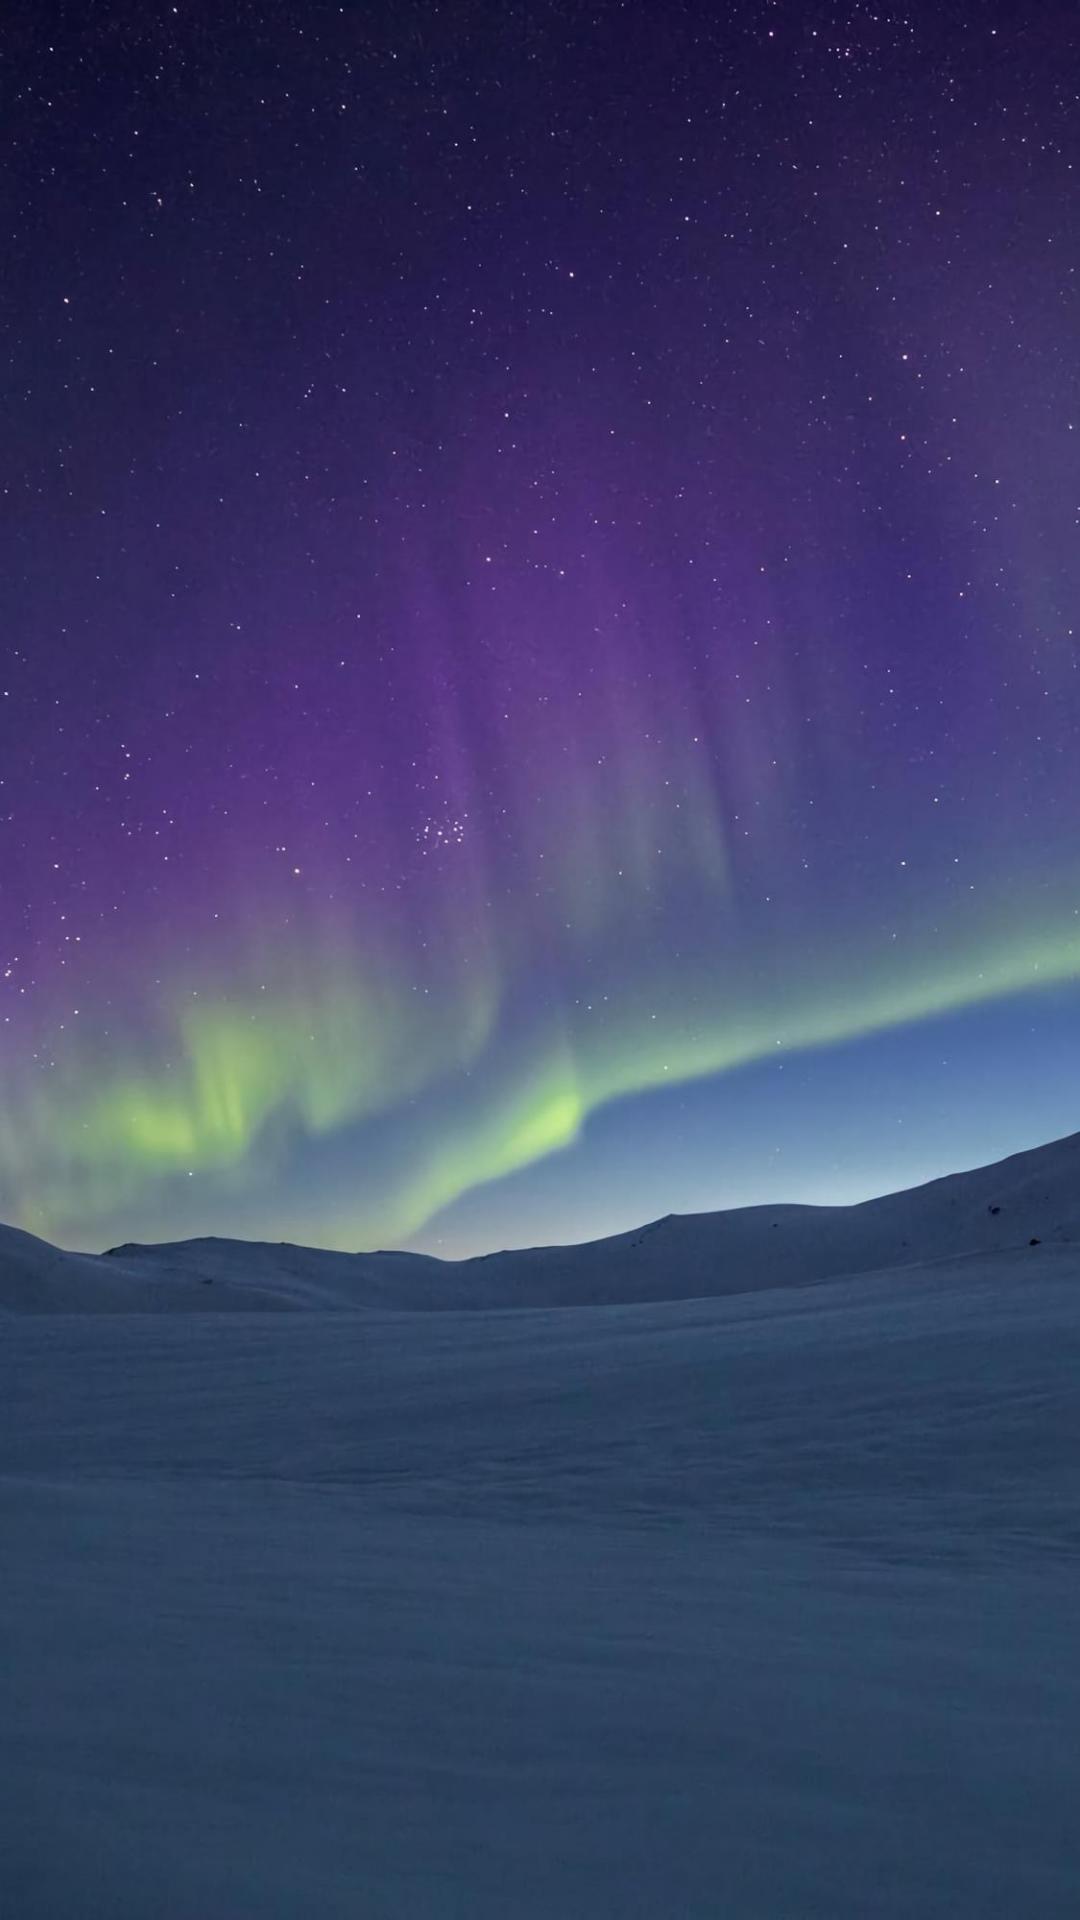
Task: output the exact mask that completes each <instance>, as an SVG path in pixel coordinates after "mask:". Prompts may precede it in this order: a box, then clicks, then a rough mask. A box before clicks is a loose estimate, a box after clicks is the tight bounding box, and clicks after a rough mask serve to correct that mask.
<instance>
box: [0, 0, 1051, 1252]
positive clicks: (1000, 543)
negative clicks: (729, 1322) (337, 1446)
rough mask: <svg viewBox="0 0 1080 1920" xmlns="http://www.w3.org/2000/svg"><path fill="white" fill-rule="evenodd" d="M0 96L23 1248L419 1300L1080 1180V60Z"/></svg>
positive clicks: (131, 62)
mask: <svg viewBox="0 0 1080 1920" xmlns="http://www.w3.org/2000/svg"><path fill="white" fill-rule="evenodd" d="M3 51H4V54H5V59H4V65H3V73H2V76H0V84H2V89H3V103H4V111H3V125H4V128H5V158H4V184H3V192H2V196H0V211H2V215H3V226H4V232H5V236H6V258H5V272H4V276H3V280H4V285H3V295H2V302H3V304H2V310H0V323H2V334H3V368H4V383H5V396H4V431H3V435H2V436H0V480H2V485H3V493H2V506H3V514H2V533H0V538H2V542H3V566H2V571H0V592H2V598H3V628H2V636H3V637H2V656H0V658H2V665H0V1218H3V1219H5V1220H7V1221H9V1222H11V1223H13V1224H17V1225H21V1226H24V1227H27V1228H29V1229H31V1230H33V1231H36V1232H39V1233H43V1234H46V1235H47V1236H49V1237H50V1238H53V1239H57V1240H60V1241H62V1242H65V1243H67V1244H69V1245H79V1246H86V1247H92V1248H96V1247H102V1246H105V1245H108V1244H110V1243H112V1242H115V1241H118V1240H131V1239H163V1238H178V1237H182V1236H187V1235H192V1234H201V1233H229V1234H240V1235H245V1236H248V1237H252V1238H263V1239H268V1240H278V1239H290V1240H296V1241H303V1242H307V1243H311V1244H322V1245H331V1246H345V1247H364V1246H375V1245H387V1246H414V1247H419V1248H424V1249H427V1250H430V1251H435V1252H441V1253H445V1254H447V1255H452V1256H456V1255H463V1254H467V1253H471V1252H475V1251H484V1250H486V1249H487V1248H490V1247H494V1246H499V1245H514V1244H524V1243H529V1242H536V1241H545V1240H546V1241H551V1240H572V1239H580V1238H586V1237H590V1236H593V1235H596V1234H601V1233H607V1232H613V1231H617V1230H620V1229H622V1228H625V1227H629V1226H631V1225H633V1224H635V1223H637V1222H639V1221H641V1220H643V1219H646V1218H650V1217H655V1216H656V1215H658V1214H661V1213H665V1212H669V1211H680V1212H682V1211H690V1210H694V1209H705V1208H712V1207H719V1206H731V1205H740V1204H746V1203H750V1202H756V1201H761V1200H765V1199H774V1198H780V1199H793V1200H816V1201H845V1200H853V1199H857V1198H861V1197H863V1196H865V1195H867V1194H870V1193H874V1192H881V1191H884V1190H887V1189H889V1188H891V1187H896V1186H898V1185H903V1184H907V1183H910V1182H913V1181H915V1180H918V1179H921V1178H927V1177H930V1176H932V1175H934V1174H936V1173H939V1172H945V1171H951V1170H953V1169H955V1168H957V1167H960V1166H969V1165H974V1164H977V1163H979V1162H980V1161H985V1160H989V1159H992V1158H994V1157H996V1156H998V1155H1000V1154H1003V1153H1006V1152H1009V1151H1013V1150H1015V1149H1018V1148H1021V1147H1025V1146H1029V1145H1033V1144H1035V1143H1036V1142H1037V1141H1039V1140H1044V1139H1048V1138H1051V1137H1054V1136H1055V1135H1058V1134H1061V1133H1065V1132H1069V1131H1072V1130H1075V1129H1076V1128H1078V1127H1080V1079H1078V1075H1077V1065H1078V1043H1080V862H1078V826H1080V674H1078V670H1077V653H1078V644H1080V606H1078V588H1080V545H1078V541H1080V372H1078V370H1080V355H1078V352H1077V342H1078V341H1080V310H1078V293H1080V286H1078V272H1077V268H1078V263H1080V206H1078V190H1080V112H1078V108H1080V98H1078V93H1080V88H1078V82H1077V75H1078V73H1080V20H1078V17H1077V15H1076V13H1075V9H1073V8H1072V7H1071V6H1066V5H1061V6H1053V5H1049V6H1044V5H1040V4H1039V3H1038V0H1035V4H1033V5H1030V6H1026V5H1025V6H1021V5H1019V4H1015V5H997V4H990V5H985V6H984V5H978V6H968V7H958V6H955V5H953V4H951V0H943V3H942V4H935V5H934V6H933V7H931V6H929V5H917V6H910V5H909V6H906V7H900V8H894V7H892V6H891V5H888V4H876V5H864V4H857V3H856V4H836V5H826V4H818V3H817V0H798V3H797V4H795V3H794V0H792V3H791V4H773V5H769V4H763V3H762V0H753V3H751V0H745V3H740V0H731V3H730V4H725V5H723V6H718V7H714V8H709V7H704V6H701V5H699V4H694V5H685V4H682V3H681V0H663V4H661V0H652V3H651V4H643V3H641V0H625V3H624V4H619V3H618V0H596V4H594V5H589V6H578V5H574V4H569V3H568V0H562V3H561V4H558V3H555V0H530V4H527V5H526V4H521V3H520V0H508V3H507V4H505V5H504V4H498V5H496V4H495V3H494V0H482V3H481V0H474V3H470V0H462V4H457V3H456V0H455V4H454V5H445V6H438V5H435V4H419V5H418V4H414V3H413V0H395V4H394V5H393V6H389V5H386V6H384V5H379V4H370V5H352V6H350V5H345V6H324V5H321V4H318V3H317V0H316V4H313V5H310V6H307V5H305V6H290V7H281V6H277V5H273V4H263V0H248V3H247V4H244V5H239V6H237V7H227V8H222V7H220V6H216V5H215V6H207V5H200V4H190V5H189V4H178V5H176V6H173V5H171V4H164V5H162V4H158V0H138V4H135V0H131V4H110V0H103V4H102V5H100V6H95V7H92V8H89V9H87V8H82V7H80V8H76V7H74V6H66V5H65V6H49V5H45V6H42V5H40V4H38V0H32V3H31V0H22V3H21V4H18V5H16V6H15V7H14V8H13V11H12V12H11V14H10V15H9V16H8V22H7V25H6V26H5V29H4V48H3Z"/></svg>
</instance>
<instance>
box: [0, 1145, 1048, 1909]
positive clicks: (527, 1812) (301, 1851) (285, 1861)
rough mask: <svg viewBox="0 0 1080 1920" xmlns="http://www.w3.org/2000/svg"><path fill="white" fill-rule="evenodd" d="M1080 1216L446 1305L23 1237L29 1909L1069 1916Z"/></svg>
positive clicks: (601, 1249)
mask: <svg viewBox="0 0 1080 1920" xmlns="http://www.w3.org/2000/svg"><path fill="white" fill-rule="evenodd" d="M1078 1173H1080V1141H1077V1140H1073V1141H1065V1142H1061V1143H1060V1144H1058V1145H1056V1146H1054V1147H1052V1148H1046V1149H1040V1150H1039V1151H1038V1152H1036V1153H1034V1154H1029V1155H1020V1156H1018V1157H1017V1158H1016V1159H1014V1160H1012V1161H1006V1162H1005V1163H1003V1165H1002V1166H1001V1167H997V1168H991V1169H988V1170H986V1171H984V1172H980V1173H977V1174H968V1175H962V1176H958V1177H957V1178H955V1179H953V1180H948V1181H942V1182H937V1183H935V1184H934V1185H932V1186H929V1187H924V1188H921V1189H918V1190H916V1191H915V1192H914V1193H911V1194H906V1195H897V1196H893V1197H891V1198H889V1199H887V1200H881V1201H874V1202H871V1203H869V1205H868V1206H866V1207H859V1208H852V1209H845V1210H815V1209H757V1210H754V1211H753V1212H750V1213H736V1214H729V1215H714V1216H703V1217H702V1218H700V1219H698V1220H695V1221H687V1220H677V1221H664V1222H659V1223H657V1224H656V1226H655V1227H654V1228H651V1229H646V1230H644V1231H643V1232H642V1233H639V1234H631V1235H627V1236H623V1237H622V1238H620V1239H619V1240H615V1241H609V1242H606V1243H600V1244H599V1245H598V1246H596V1247H586V1248H580V1249H577V1248H567V1249H548V1250H544V1251H538V1252H535V1253H527V1254H512V1255H502V1256H497V1257H496V1258H495V1259H493V1260H490V1261H474V1262H468V1263H464V1265H463V1266H462V1267H454V1266H444V1265H442V1264H440V1263H438V1262H428V1261H423V1260H419V1259H415V1260H414V1259H413V1258H412V1257H411V1256H393V1255H372V1256H344V1255H333V1254H319V1253H315V1254H311V1253H305V1252H304V1250H302V1249H295V1248H284V1249H282V1248H266V1249H264V1248H243V1247H240V1246H238V1245H237V1244H236V1243H228V1242H220V1243H215V1242H196V1243H191V1245H189V1246H185V1247H180V1248H176V1247H172V1248H163V1249H140V1250H138V1251H127V1250H125V1252H124V1253H122V1254H120V1255H117V1256H116V1257H114V1258H113V1257H110V1258H104V1259H99V1260H94V1259H91V1258H89V1257H87V1256H74V1255H63V1254H60V1253H58V1252H57V1251H56V1250H55V1249H49V1248H44V1247H43V1246H42V1243H40V1242H35V1241H33V1240H30V1239H29V1238H28V1237H27V1236H25V1235H16V1234H11V1235H8V1236H6V1238H5V1242H4V1246H3V1249H2V1250H0V1275H2V1276H3V1285H4V1289H5V1292H4V1298H5V1301H6V1304H7V1305H8V1306H9V1307H14V1308H22V1309H26V1308H30V1309H37V1310H30V1311H25V1310H24V1311H15V1312H12V1313H10V1314H9V1315H8V1317H7V1318H6V1319H5V1321H4V1327H3V1335H2V1339H0V1537H2V1538H3V1540H4V1543H5V1556H4V1559H5V1572H4V1579H3V1581H2V1582H0V1645H2V1646H3V1647H4V1649H5V1656H6V1657H5V1660H4V1661H3V1662H2V1663H0V1807H2V1808H3V1812H2V1814H0V1911H3V1912H4V1913H7V1912H10V1913H11V1914H12V1915H17V1916H18V1920H71V1916H74V1915H78V1916H79V1920H142V1917H143V1916H144V1915H146V1914H151V1913H152V1914H154V1915H155V1916H160V1920H239V1916H244V1920H296V1916H298V1915H302V1914H318V1915H319V1916H320V1920H357V1916H363V1920H446V1917H447V1916H451V1917H456V1916H461V1920H466V1917H467V1920H638V1917H640V1920H655V1917H657V1916H664V1920H667V1917H668V1916H679V1920H715V1916H719V1915H724V1916H728V1915H730V1916H732V1917H733V1920H811V1916H815V1917H816V1916H820V1920H869V1917H870V1916H882V1920H911V1916H914V1915H917V1916H919V1920H946V1917H947V1920H998V1917H1000V1920H1015V1916H1017V1915H1038V1916H1039V1917H1040V1920H1058V1916H1061V1920H1064V1917H1065V1916H1066V1915H1067V1916H1069V1917H1070V1920H1072V1916H1074V1915H1075V1913H1076V1906H1077V1899H1076V1887H1077V1882H1078V1873H1080V1847H1078V1843H1077V1839H1076V1820H1075V1809H1076V1805H1077V1801H1078V1797H1080V1635H1078V1634H1077V1631H1076V1611H1077V1609H1076V1583H1077V1571H1078V1569H1077V1561H1078V1559H1080V1397H1078V1396H1077V1393H1076V1378H1077V1366H1078V1362H1080V1231H1076V1244H1074V1243H1073V1240H1072V1235H1073V1233H1074V1231H1075V1230H1077V1229H1078V1227H1080V1203H1078V1201H1077V1199H1076V1197H1075V1196H1076V1195H1077V1194H1078V1193H1080V1180H1078V1179H1077V1174H1078ZM994 1207H998V1208H1000V1212H997V1213H995V1212H991V1211H990V1209H991V1208H994ZM774 1223H775V1224H774ZM1033 1238H1034V1239H1037V1240H1038V1242H1039V1244H1038V1245H1036V1246H1034V1247H1033V1246H1030V1245H1029V1244H1028V1242H1029V1241H1030V1240H1031V1239H1033ZM395 1277H396V1278H395ZM208 1281H209V1282H210V1283H211V1284H209V1285H208V1284H207V1282H208ZM810 1283H813V1284H810ZM395 1286H396V1287H397V1289H398V1292H397V1293H395ZM485 1289H488V1290H489V1292H485ZM455 1290H457V1291H455ZM492 1298H494V1300H495V1301H496V1302H497V1305H498V1308H499V1309H500V1310H497V1311H493V1310H488V1308H489V1307H490V1306H491V1304H492ZM553 1299H554V1300H556V1301H560V1302H563V1303H565V1304H550V1302H551V1301H552V1300H553ZM91 1304H92V1305H94V1306H96V1307H99V1308H102V1309H106V1310H104V1311H98V1312H95V1311H87V1310H85V1309H86V1308H87V1306H88V1305H91ZM274 1305H277V1306H282V1305H284V1306H286V1307H291V1308H293V1309H294V1311H290V1312H286V1313H268V1312H265V1311H263V1309H265V1308H267V1307H272V1306H274ZM435 1305H438V1306H440V1307H442V1308H443V1309H444V1311H441V1312H418V1311H416V1309H417V1308H418V1307H430V1306H435ZM508 1305H516V1306H517V1310H516V1311H509V1312H508V1311H505V1310H502V1309H504V1308H505V1307H506V1306H508ZM65 1306H66V1307H67V1308H68V1309H69V1310H67V1311H65V1310H64V1308H65ZM151 1306H153V1307H160V1308H163V1309H167V1310H164V1311H158V1312H150V1311H144V1310H142V1309H144V1308H147V1307H151ZM245 1306H248V1307H250V1308H251V1309H252V1310H251V1311H244V1310H243V1308H244V1307H245ZM190 1307H195V1308H197V1310H195V1311H185V1309H186V1308H190ZM222 1307H228V1308H230V1309H231V1311H228V1312H227V1313H221V1312H220V1309H221V1308H222ZM320 1307H323V1308H327V1309H328V1310H326V1311H321V1310H320ZM350 1307H351V1308H362V1309H365V1311H359V1312H356V1311H354V1312H350V1311H343V1309H345V1308H350ZM71 1308H74V1309H75V1310H70V1309H71ZM44 1309H48V1310H44ZM135 1309H138V1310H135ZM375 1309H378V1310H375ZM568 1309H569V1310H568Z"/></svg>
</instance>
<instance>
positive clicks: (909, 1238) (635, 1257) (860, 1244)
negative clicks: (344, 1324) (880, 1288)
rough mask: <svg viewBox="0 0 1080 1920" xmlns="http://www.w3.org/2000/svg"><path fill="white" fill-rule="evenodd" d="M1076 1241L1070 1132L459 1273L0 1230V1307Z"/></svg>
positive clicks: (580, 1299)
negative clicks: (52, 1239)
mask: <svg viewBox="0 0 1080 1920" xmlns="http://www.w3.org/2000/svg"><path fill="white" fill-rule="evenodd" d="M1032 1239H1035V1240H1038V1241H1039V1242H1040V1243H1042V1244H1044V1245H1045V1244H1051V1243H1053V1244H1059V1245H1065V1244H1073V1243H1080V1134H1074V1135H1071V1136H1070V1137H1069V1138H1068V1139H1066V1140H1059V1141H1055V1142H1054V1143H1053V1144H1052V1145H1050V1146H1046V1147H1037V1148H1035V1149H1033V1150H1032V1151H1031V1152H1029V1153H1021V1154H1016V1155H1014V1156H1013V1157H1012V1158H1011V1159H1008V1160H1003V1161H1001V1162H1000V1163H999V1164H998V1165H997V1166H993V1167H982V1168H979V1169H977V1170H976V1171H975V1172H973V1173H963V1174H953V1175H950V1176H949V1177H948V1178H946V1179H943V1180H935V1181H932V1182H931V1183H930V1184H928V1185H927V1186H923V1187H916V1188H913V1189H911V1190H910V1191H909V1192H906V1193H896V1194H888V1195H886V1196H885V1197H884V1198H882V1199H879V1200H868V1201H865V1202H864V1203H863V1204H862V1205H860V1206H853V1207H744V1208H736V1209H733V1210H732V1211H730V1212H727V1213H703V1214H693V1215H683V1216H678V1215H670V1216H668V1217H667V1218H666V1219H663V1220H657V1221H654V1222H652V1224H651V1225H649V1226H646V1227H641V1228H637V1229H635V1230H634V1231H633V1232H631V1233H625V1234H619V1235H617V1236H615V1237H614V1238H612V1239H607V1240H597V1241H593V1242H591V1243H588V1244H586V1245H584V1246H570V1247H537V1248H531V1249H527V1250H524V1251H518V1252H511V1253H497V1254H491V1255H488V1256H485V1257H482V1258H478V1259H472V1260H463V1261H458V1262H447V1261H440V1260H435V1259H432V1258H430V1257H429V1256H426V1255H423V1254H409V1253H358V1254H346V1253H332V1252H326V1251H321V1250H319V1249H317V1248H310V1247H294V1246H287V1245H260V1244H258V1243H249V1242H247V1241H243V1240H189V1241H181V1242H177V1243H175V1244H173V1245H164V1246H128V1247H120V1248H116V1249H114V1250H113V1251H112V1252H111V1253H109V1254H108V1255H105V1256H101V1257H95V1256H92V1255H86V1254H81V1255H78V1254H62V1253H60V1252H59V1251H58V1250H57V1249H56V1248H54V1247H50V1246H48V1245H47V1244H46V1242H44V1241H40V1240H34V1239H33V1238H32V1237H31V1236H30V1235H28V1234H21V1233H16V1232H15V1231H14V1230H13V1229H10V1228H3V1229H0V1307H5V1306H6V1307H9V1308H13V1309H15V1310H18V1311H22V1312H28V1311H43V1312H50V1311H52V1312H56V1311H65V1310H66V1311H79V1312H96V1311H102V1312H105V1311H109V1312H131V1311H135V1310H137V1309H139V1308H140V1307H145V1308H147V1309H148V1310H154V1311H171V1312H175V1311H188V1310H191V1311H200V1312H208V1311H220V1310H237V1309H241V1310H244V1311H254V1310H258V1309H262V1308H269V1309H274V1308H293V1309H304V1308H307V1309H311V1308H315V1309H320V1310H327V1309H330V1308H350V1307H351V1308H366V1309H368V1310H371V1309H375V1308H379V1309H387V1308H390V1309H416V1310H433V1309H442V1310H451V1309H457V1308H477V1307H542V1306H575V1305H590V1304H591V1305H600V1304H615V1303H618V1302H629V1301H635V1300H636V1301H649V1300H678V1299H695V1298H702V1297H711V1296H714V1295H721V1294H728V1293H737V1292H748V1291H752V1290H755V1289H757V1288H759V1287H773V1286H795V1285H806V1284H808V1283H810V1282H814V1281H820V1280H824V1279H828V1278H831V1277H835V1276H837V1275H840V1274H854V1273H870V1272H876V1271H880V1270H881V1269H883V1268H892V1267H903V1266H912V1265H915V1264H917V1263H921V1262H923V1261H927V1260H940V1259H944V1258H948V1257H951V1256H954V1255H957V1254H970V1253H979V1252H996V1251H1000V1250H1002V1249H1006V1248H1016V1247H1024V1246H1026V1245H1028V1243H1029V1242H1030V1241H1031V1240H1032Z"/></svg>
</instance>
